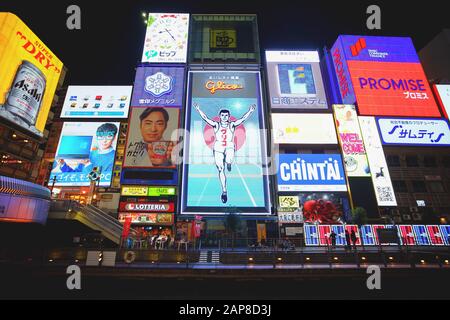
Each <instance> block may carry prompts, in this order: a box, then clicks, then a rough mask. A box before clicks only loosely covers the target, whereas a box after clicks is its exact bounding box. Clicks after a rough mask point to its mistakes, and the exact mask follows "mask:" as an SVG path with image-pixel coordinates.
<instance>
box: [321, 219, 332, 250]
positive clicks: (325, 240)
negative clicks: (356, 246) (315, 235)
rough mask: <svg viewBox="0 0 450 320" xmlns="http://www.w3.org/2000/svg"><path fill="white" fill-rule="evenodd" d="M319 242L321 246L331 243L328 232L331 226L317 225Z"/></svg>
mask: <svg viewBox="0 0 450 320" xmlns="http://www.w3.org/2000/svg"><path fill="white" fill-rule="evenodd" d="M318 230H319V244H320V245H321V246H326V245H331V239H330V233H331V226H329V225H323V224H322V225H319V226H318Z"/></svg>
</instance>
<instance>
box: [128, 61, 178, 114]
mask: <svg viewBox="0 0 450 320" xmlns="http://www.w3.org/2000/svg"><path fill="white" fill-rule="evenodd" d="M183 92H184V68H183V67H162V66H161V67H155V66H152V67H149V66H141V67H138V68H137V69H136V76H135V78H134V90H133V96H132V98H131V106H133V107H180V108H181V106H182V105H183Z"/></svg>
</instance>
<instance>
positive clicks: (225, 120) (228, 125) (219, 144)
mask: <svg viewBox="0 0 450 320" xmlns="http://www.w3.org/2000/svg"><path fill="white" fill-rule="evenodd" d="M194 108H195V110H197V112H198V113H199V114H200V117H201V118H202V119H203V120H204V121H205V122H206V123H207V124H209V125H210V126H211V127H213V129H214V133H215V135H216V141H215V142H214V147H213V153H214V161H215V163H216V167H217V170H218V171H219V179H220V183H221V185H222V195H221V197H220V199H221V200H222V203H227V201H228V196H227V177H226V175H225V164H227V170H228V171H231V164H232V163H233V161H234V153H235V151H236V150H235V145H234V132H235V130H236V128H237V127H239V126H240V125H241V124H242V123H244V121H245V120H247V119H248V118H249V117H250V115H251V114H252V113H253V111H255V109H256V105H254V104H252V105H251V106H250V109H249V110H248V111H247V113H245V114H244V115H243V116H242V118H240V119H238V120H236V121H230V111H229V110H226V109H222V110H220V111H219V122H217V121H214V120H211V119H209V118H208V116H207V115H206V114H205V113H204V112H203V111H202V110H200V106H199V105H198V104H197V103H194Z"/></svg>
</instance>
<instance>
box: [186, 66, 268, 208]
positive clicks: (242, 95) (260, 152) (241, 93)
mask: <svg viewBox="0 0 450 320" xmlns="http://www.w3.org/2000/svg"><path fill="white" fill-rule="evenodd" d="M263 110H264V109H263V105H262V101H261V82H260V73H259V72H243V71H211V72H203V71H198V72H190V73H189V96H188V103H187V112H186V130H187V131H188V132H189V139H185V145H184V164H183V165H184V170H183V188H182V209H181V213H182V214H187V213H202V214H214V213H215V214H226V213H229V212H230V210H233V211H236V210H237V211H238V212H239V213H241V214H270V199H269V189H268V175H267V174H265V172H264V170H263V166H264V165H265V163H266V155H267V153H266V137H265V130H264V129H265V126H264V114H263V112H264V111H263Z"/></svg>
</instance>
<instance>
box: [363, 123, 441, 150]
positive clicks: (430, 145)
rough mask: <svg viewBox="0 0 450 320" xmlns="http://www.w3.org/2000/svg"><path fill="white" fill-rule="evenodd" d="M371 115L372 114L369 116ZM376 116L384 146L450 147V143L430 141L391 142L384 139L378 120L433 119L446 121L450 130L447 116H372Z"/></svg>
mask: <svg viewBox="0 0 450 320" xmlns="http://www.w3.org/2000/svg"><path fill="white" fill-rule="evenodd" d="M369 117H370V116H369ZM371 117H374V118H375V122H376V124H377V130H378V135H379V136H380V140H381V144H382V145H383V146H399V147H408V146H413V147H450V144H440V145H439V144H429V143H419V144H415V143H390V142H385V141H384V139H383V134H382V132H381V128H380V124H379V122H378V120H379V119H393V120H426V121H431V120H439V121H444V122H445V123H447V126H448V128H449V131H450V122H449V120H447V119H445V118H414V117H408V118H405V117H389V116H383V117H377V116H371Z"/></svg>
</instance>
